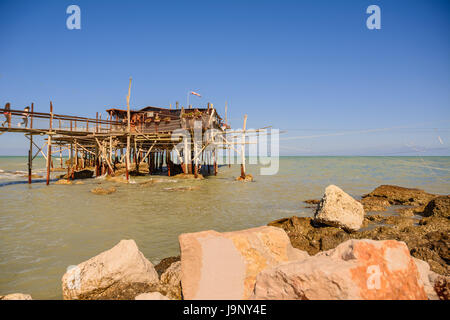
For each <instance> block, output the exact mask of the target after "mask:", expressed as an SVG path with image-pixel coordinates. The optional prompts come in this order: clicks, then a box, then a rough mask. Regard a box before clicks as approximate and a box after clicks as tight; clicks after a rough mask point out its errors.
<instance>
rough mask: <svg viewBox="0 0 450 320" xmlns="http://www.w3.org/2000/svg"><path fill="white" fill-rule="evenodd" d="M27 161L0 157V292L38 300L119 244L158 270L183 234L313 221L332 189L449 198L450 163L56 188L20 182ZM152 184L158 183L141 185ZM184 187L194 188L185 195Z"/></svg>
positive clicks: (355, 165)
mask: <svg viewBox="0 0 450 320" xmlns="http://www.w3.org/2000/svg"><path fill="white" fill-rule="evenodd" d="M26 161H27V158H26V157H0V294H7V293H13V292H22V293H29V294H31V295H32V297H33V298H35V299H61V277H62V275H63V274H64V273H65V271H66V268H67V267H68V266H69V265H74V264H78V263H80V262H82V261H84V260H86V259H89V258H91V257H93V256H95V255H97V254H98V253H100V252H102V251H105V250H107V249H110V248H111V247H113V246H114V245H115V244H117V243H118V242H119V241H120V240H121V239H134V240H135V241H136V243H137V244H138V246H139V249H140V250H141V251H142V252H143V253H144V255H145V256H146V257H147V258H148V259H149V260H150V261H152V262H153V263H157V262H159V261H160V260H161V259H162V258H165V257H168V256H172V255H178V254H179V247H178V235H179V234H180V233H184V232H194V231H200V230H208V229H214V230H217V231H232V230H239V229H245V228H250V227H256V226H261V225H265V224H267V223H268V222H270V221H271V220H274V219H278V218H282V217H288V216H293V215H297V216H310V215H311V214H312V211H311V209H308V208H305V204H304V203H302V201H303V200H305V199H312V198H320V197H321V195H322V194H323V191H324V189H325V187H326V186H327V185H329V184H336V185H338V186H340V187H341V188H343V189H344V190H345V191H346V192H348V193H350V194H351V195H352V196H354V197H355V198H359V197H360V196H361V195H362V194H364V193H367V192H370V191H371V190H372V189H374V188H375V187H377V186H379V185H380V184H396V185H401V186H405V187H418V188H421V189H425V190H426V191H428V192H431V193H438V194H449V193H450V157H282V158H281V159H280V170H279V172H278V174H276V175H273V176H261V175H260V174H259V166H258V165H250V166H248V171H249V172H250V173H252V174H253V175H254V177H255V182H253V183H241V182H235V181H233V178H234V177H235V176H237V175H238V174H239V172H240V171H239V167H238V166H237V165H236V166H232V167H231V168H228V167H226V166H223V167H221V168H220V169H219V174H218V175H217V177H209V178H207V179H205V180H203V181H183V180H176V179H174V178H167V177H162V176H151V177H139V178H133V180H134V181H135V182H136V183H133V184H128V185H127V184H120V183H114V182H110V181H106V180H104V179H102V178H98V179H89V180H85V181H84V184H82V185H55V184H53V185H52V184H51V185H50V186H46V185H45V183H42V182H37V183H33V184H32V185H31V186H30V185H28V184H26V183H21V182H24V181H26V179H27V178H26V177H25V176H24V175H25V174H26V173H25V171H26ZM56 165H57V162H55V166H56ZM34 166H35V168H36V170H35V173H37V174H40V175H42V176H44V174H45V170H43V169H42V168H44V160H43V159H42V158H41V159H39V158H38V159H36V160H35V162H34ZM149 179H153V180H154V181H157V182H156V183H153V184H147V185H142V184H140V182H144V181H145V180H149ZM99 184H100V186H102V187H109V186H113V185H114V186H115V187H116V188H117V192H115V193H113V194H111V195H106V196H105V195H104V196H100V195H94V194H92V193H91V192H90V190H91V189H92V188H94V187H97V186H99ZM185 186H194V188H193V190H190V191H186V190H184V191H183V188H180V187H185ZM177 188H179V190H177Z"/></svg>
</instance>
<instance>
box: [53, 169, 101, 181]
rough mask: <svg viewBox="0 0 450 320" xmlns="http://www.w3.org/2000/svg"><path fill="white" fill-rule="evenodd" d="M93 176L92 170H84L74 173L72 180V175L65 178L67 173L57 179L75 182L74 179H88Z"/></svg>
mask: <svg viewBox="0 0 450 320" xmlns="http://www.w3.org/2000/svg"><path fill="white" fill-rule="evenodd" d="M93 176H94V171H93V170H88V169H85V170H78V171H74V172H73V178H72V173H70V174H69V176H67V173H66V174H64V175H61V176H60V177H59V178H61V179H67V178H69V179H73V180H76V179H89V178H92V177H93Z"/></svg>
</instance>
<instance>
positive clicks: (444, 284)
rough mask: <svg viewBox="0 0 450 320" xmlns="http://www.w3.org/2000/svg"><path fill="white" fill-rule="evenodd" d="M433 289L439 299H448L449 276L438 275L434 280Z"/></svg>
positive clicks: (449, 292) (449, 290)
mask: <svg viewBox="0 0 450 320" xmlns="http://www.w3.org/2000/svg"><path fill="white" fill-rule="evenodd" d="M434 290H435V291H436V294H437V295H438V297H439V299H440V300H449V299H450V277H442V276H439V277H438V278H437V279H436V280H435V282H434Z"/></svg>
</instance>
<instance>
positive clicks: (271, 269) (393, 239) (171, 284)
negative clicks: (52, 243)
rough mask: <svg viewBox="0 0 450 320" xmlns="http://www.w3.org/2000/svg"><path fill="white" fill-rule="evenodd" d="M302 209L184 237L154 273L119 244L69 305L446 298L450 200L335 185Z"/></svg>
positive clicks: (85, 274) (82, 273)
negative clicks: (305, 213)
mask: <svg viewBox="0 0 450 320" xmlns="http://www.w3.org/2000/svg"><path fill="white" fill-rule="evenodd" d="M305 202H306V203H308V204H309V205H311V206H313V207H314V208H315V214H314V217H296V216H294V217H288V218H283V219H278V220H276V221H272V222H270V223H269V224H268V225H267V226H262V227H258V228H252V229H247V230H240V231H233V232H224V233H219V232H216V231H212V230H210V231H202V232H196V233H188V234H182V235H180V236H179V243H180V254H181V255H180V256H178V257H170V258H166V259H163V260H162V261H161V262H160V263H159V264H157V265H156V266H153V264H152V263H151V262H150V261H148V260H147V259H146V258H145V257H144V255H143V254H142V252H140V251H139V249H138V247H137V245H136V243H135V242H134V240H122V241H120V243H119V244H117V245H116V246H115V247H113V248H112V249H110V250H107V251H105V252H103V253H100V254H99V255H97V256H95V257H93V258H91V259H89V260H87V261H85V262H82V263H80V264H79V265H77V266H74V267H73V268H72V269H70V270H69V271H68V272H67V273H66V274H64V276H63V277H62V293H63V298H64V299H81V300H83V299H136V300H166V299H171V300H179V299H187V300H189V299H313V300H314V299H431V300H437V299H442V300H448V299H449V290H450V289H449V286H450V285H449V279H450V268H449V262H450V257H449V250H448V249H449V244H450V241H449V231H450V223H449V218H450V196H449V195H446V196H442V195H434V194H429V193H427V192H425V191H423V190H420V189H410V188H403V187H398V186H388V185H383V186H380V187H378V188H376V189H375V190H373V191H372V192H371V193H369V194H366V195H363V196H362V199H361V201H357V200H355V199H353V198H352V197H351V196H350V195H348V194H346V193H345V192H344V191H343V190H341V189H340V188H339V187H337V186H333V185H331V186H328V187H327V188H326V190H325V194H324V196H323V197H322V199H320V200H319V199H313V200H306V201H305ZM395 205H402V206H407V207H402V208H400V209H398V210H396V215H386V214H384V212H385V211H386V210H387V209H388V208H389V207H391V206H395ZM1 299H19V300H20V299H31V296H29V295H23V294H12V295H6V296H0V300H1Z"/></svg>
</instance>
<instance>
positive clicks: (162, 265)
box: [155, 256, 180, 276]
mask: <svg viewBox="0 0 450 320" xmlns="http://www.w3.org/2000/svg"><path fill="white" fill-rule="evenodd" d="M177 261H180V256H176V257H168V258H164V259H162V260H161V261H160V262H159V263H158V264H157V265H155V270H156V272H157V273H158V276H161V275H162V274H163V273H164V272H166V270H167V269H168V268H169V267H170V266H171V265H172V264H173V263H174V262H177Z"/></svg>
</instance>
